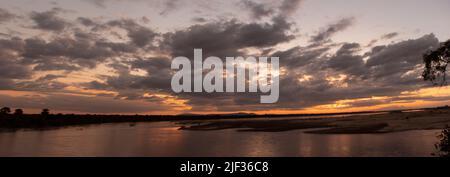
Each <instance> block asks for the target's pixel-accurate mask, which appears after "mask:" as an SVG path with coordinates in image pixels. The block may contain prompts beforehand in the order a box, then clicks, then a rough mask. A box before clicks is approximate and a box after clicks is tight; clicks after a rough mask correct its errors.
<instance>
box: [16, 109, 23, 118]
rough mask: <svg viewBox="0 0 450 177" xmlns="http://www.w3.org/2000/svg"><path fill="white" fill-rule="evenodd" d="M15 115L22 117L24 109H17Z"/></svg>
mask: <svg viewBox="0 0 450 177" xmlns="http://www.w3.org/2000/svg"><path fill="white" fill-rule="evenodd" d="M14 115H16V116H21V115H23V110H22V109H16V110H14Z"/></svg>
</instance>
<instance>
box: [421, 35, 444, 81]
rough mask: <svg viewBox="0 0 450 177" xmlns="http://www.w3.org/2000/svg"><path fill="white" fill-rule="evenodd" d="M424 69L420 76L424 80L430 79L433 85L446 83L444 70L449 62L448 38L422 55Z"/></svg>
mask: <svg viewBox="0 0 450 177" xmlns="http://www.w3.org/2000/svg"><path fill="white" fill-rule="evenodd" d="M423 61H424V63H425V70H424V71H423V74H422V77H423V78H424V80H426V81H431V82H433V83H434V84H435V85H438V84H440V85H441V86H442V85H444V84H446V80H447V78H446V75H447V73H446V71H447V66H448V64H449V63H450V40H448V41H447V42H444V43H442V44H441V46H440V47H439V48H438V49H436V50H434V51H430V52H428V53H426V54H424V55H423Z"/></svg>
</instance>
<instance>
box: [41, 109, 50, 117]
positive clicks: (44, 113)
mask: <svg viewBox="0 0 450 177" xmlns="http://www.w3.org/2000/svg"><path fill="white" fill-rule="evenodd" d="M41 115H43V116H48V115H50V110H49V109H43V110H42V112H41Z"/></svg>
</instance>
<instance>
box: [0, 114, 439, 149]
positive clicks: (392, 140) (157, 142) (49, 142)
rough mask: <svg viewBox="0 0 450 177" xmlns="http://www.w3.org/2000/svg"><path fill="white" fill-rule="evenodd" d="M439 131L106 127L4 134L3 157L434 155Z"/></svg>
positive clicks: (167, 124) (169, 125)
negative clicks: (351, 132)
mask: <svg viewBox="0 0 450 177" xmlns="http://www.w3.org/2000/svg"><path fill="white" fill-rule="evenodd" d="M438 132H439V130H426V131H409V132H398V133H389V134H361V135H314V134H305V133H302V131H300V130H296V131H288V132H237V131H236V130H220V131H181V130H178V126H177V125H175V124H174V123H170V122H159V123H138V124H137V125H131V124H128V123H120V124H103V125H92V126H83V127H69V128H60V129H53V130H45V131H16V132H1V133H0V147H1V148H0V156H71V157H72V156H76V157H78V156H147V157H161V156H162V157H165V156H183V157H196V156H207V157H210V156H213V157H217V156H218V157H223V156H226V157H228V156H231V157H241V156H245V157H272V156H275V157H280V156H281V157H291V156H319V157H322V156H338V157H346V156H430V155H431V153H432V152H434V143H436V141H437V139H436V137H435V136H436V134H437V133H438Z"/></svg>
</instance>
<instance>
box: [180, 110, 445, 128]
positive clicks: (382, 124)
mask: <svg viewBox="0 0 450 177" xmlns="http://www.w3.org/2000/svg"><path fill="white" fill-rule="evenodd" d="M178 124H180V127H181V128H180V130H188V131H213V130H223V129H236V130H237V131H253V132H258V131H261V132H283V131H291V130H305V132H306V133H313V134H369V133H390V132H399V131H408V130H432V129H443V128H445V127H446V126H447V125H449V126H450V109H433V110H424V111H417V112H390V113H386V114H376V115H354V116H349V117H341V118H315V119H299V118H298V117H293V118H261V119H251V120H246V119H235V120H204V121H180V122H178ZM312 129H314V130H312Z"/></svg>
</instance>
